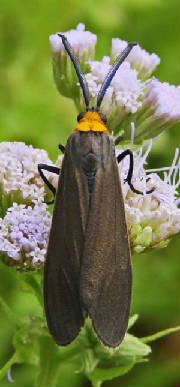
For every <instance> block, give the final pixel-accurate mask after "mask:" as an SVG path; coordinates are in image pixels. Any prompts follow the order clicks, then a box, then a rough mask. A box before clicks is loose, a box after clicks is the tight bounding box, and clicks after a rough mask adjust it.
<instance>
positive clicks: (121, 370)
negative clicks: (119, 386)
mask: <svg viewBox="0 0 180 387" xmlns="http://www.w3.org/2000/svg"><path fill="white" fill-rule="evenodd" d="M134 364H135V362H134V361H133V360H131V361H129V362H128V363H127V364H126V365H122V366H120V367H112V368H106V369H102V368H96V369H95V370H94V371H93V372H92V373H91V374H90V375H88V377H89V379H90V380H91V382H92V385H93V387H100V386H101V383H102V382H103V381H105V380H111V379H113V378H117V377H118V376H121V375H124V374H126V373H127V372H128V371H130V369H131V368H132V367H133V366H134Z"/></svg>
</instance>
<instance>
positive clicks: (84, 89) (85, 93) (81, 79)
mask: <svg viewBox="0 0 180 387" xmlns="http://www.w3.org/2000/svg"><path fill="white" fill-rule="evenodd" d="M58 36H59V37H60V38H61V39H62V42H63V45H64V48H65V50H66V51H67V53H68V55H69V57H70V59H71V62H72V63H73V66H74V68H75V71H76V74H77V77H78V79H79V83H80V86H81V89H82V92H83V97H84V101H85V105H86V110H89V96H88V94H89V93H88V89H87V86H86V84H85V80H84V76H83V74H82V73H81V71H80V68H79V66H78V64H77V59H76V58H75V56H74V54H73V52H72V48H71V46H70V44H69V42H68V40H67V38H66V37H65V36H64V35H62V34H58Z"/></svg>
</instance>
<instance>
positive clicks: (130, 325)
mask: <svg viewBox="0 0 180 387" xmlns="http://www.w3.org/2000/svg"><path fill="white" fill-rule="evenodd" d="M138 317H139V316H138V314H134V315H133V316H131V317H130V318H129V322H128V330H129V329H131V328H132V326H133V325H134V324H135V322H136V321H137V319H138Z"/></svg>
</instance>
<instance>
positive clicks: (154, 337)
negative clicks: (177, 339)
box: [140, 327, 180, 343]
mask: <svg viewBox="0 0 180 387" xmlns="http://www.w3.org/2000/svg"><path fill="white" fill-rule="evenodd" d="M179 330H180V327H174V328H168V329H164V331H160V332H157V333H155V334H154V335H151V336H147V337H141V339H140V340H141V341H142V343H150V342H151V341H155V340H157V339H160V338H161V337H163V336H166V335H169V334H170V333H173V332H177V331H179Z"/></svg>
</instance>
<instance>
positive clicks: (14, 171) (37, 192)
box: [0, 142, 52, 210]
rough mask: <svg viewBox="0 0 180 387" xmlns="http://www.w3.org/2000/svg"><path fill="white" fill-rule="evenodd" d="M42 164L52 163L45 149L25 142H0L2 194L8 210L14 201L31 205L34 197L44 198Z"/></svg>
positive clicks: (0, 186)
mask: <svg viewBox="0 0 180 387" xmlns="http://www.w3.org/2000/svg"><path fill="white" fill-rule="evenodd" d="M39 163H45V164H52V162H51V161H50V160H49V158H48V155H47V152H46V151H45V150H42V149H34V148H33V147H32V145H29V146H27V145H25V144H24V143H22V142H1V143H0V193H1V195H0V196H1V197H2V207H4V209H5V210H6V209H7V206H8V207H9V206H10V205H11V204H12V203H13V201H15V202H20V203H22V202H24V203H27V204H28V203H31V202H32V200H35V199H40V198H41V199H42V200H44V195H45V191H44V183H43V181H42V179H41V177H40V176H39V172H38V164H39ZM47 176H48V173H47ZM7 198H8V200H7Z"/></svg>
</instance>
